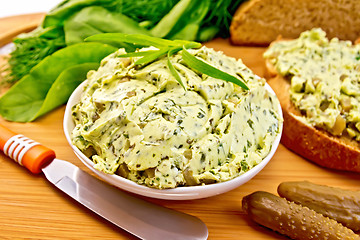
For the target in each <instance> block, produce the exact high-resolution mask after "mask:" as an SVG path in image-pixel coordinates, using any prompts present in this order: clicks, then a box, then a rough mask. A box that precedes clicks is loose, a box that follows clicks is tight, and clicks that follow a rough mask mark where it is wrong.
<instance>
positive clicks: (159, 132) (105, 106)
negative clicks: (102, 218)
mask: <svg viewBox="0 0 360 240" xmlns="http://www.w3.org/2000/svg"><path fill="white" fill-rule="evenodd" d="M140 51H141V50H140ZM189 52H190V53H191V54H193V55H195V56H196V57H198V58H201V59H203V60H204V61H206V62H208V63H209V64H211V65H212V66H214V67H216V68H219V69H221V70H222V71H225V72H227V73H229V74H232V75H233V76H239V75H240V76H241V77H242V79H245V81H246V82H245V83H246V84H247V86H248V87H249V88H250V90H248V91H245V90H243V89H242V88H241V87H239V86H237V85H235V84H233V83H231V82H225V81H223V80H219V79H215V78H212V77H209V76H207V75H204V74H201V73H199V72H196V71H194V70H192V69H190V68H189V67H188V66H187V65H186V64H185V63H184V61H183V60H182V58H181V54H180V53H178V54H175V55H174V56H171V59H170V60H171V61H172V63H173V66H174V67H175V68H176V70H177V71H178V72H179V74H180V77H181V80H182V82H183V84H184V86H185V88H186V91H185V90H184V88H183V87H182V86H180V85H179V83H178V82H177V81H176V79H175V78H174V77H173V75H172V74H171V72H170V70H169V69H168V67H167V59H166V58H165V57H164V58H161V59H159V60H156V61H154V62H152V63H149V64H146V65H135V64H134V62H135V61H136V58H135V57H134V58H120V57H118V56H119V55H121V54H124V53H125V51H124V50H123V49H120V50H118V51H117V52H115V53H113V54H111V55H109V56H108V57H106V58H105V59H104V60H103V61H102V62H101V66H100V67H99V69H98V70H97V71H90V72H89V73H88V79H87V85H86V87H85V89H84V92H83V95H82V96H81V99H80V102H79V103H78V104H77V105H75V106H74V107H73V112H72V113H73V119H74V121H75V125H76V126H75V129H74V130H73V132H72V141H73V143H74V144H75V145H76V146H77V147H78V148H79V149H80V150H81V151H83V152H84V153H85V154H86V155H87V156H88V157H89V158H90V159H91V160H92V161H93V162H94V163H95V168H96V169H98V170H100V171H103V172H105V173H109V174H118V175H120V176H123V177H125V178H127V179H130V180H132V181H134V182H137V183H139V184H143V185H146V186H149V187H154V188H159V189H164V188H175V187H178V186H188V185H199V184H210V183H215V182H222V181H227V180H230V179H233V178H235V177H237V176H239V175H241V174H243V173H244V172H246V171H248V170H249V169H251V168H252V167H254V166H256V165H257V164H259V163H260V162H261V161H262V160H263V159H264V158H265V157H266V156H267V154H268V153H269V151H270V150H271V146H272V143H273V142H274V139H275V138H276V137H277V135H278V134H279V132H281V129H280V128H281V122H282V116H279V114H278V104H279V103H278V100H277V98H276V96H274V95H273V94H271V93H269V92H268V91H267V90H266V89H265V80H264V79H260V78H258V77H257V76H256V75H255V74H253V73H252V72H251V71H250V70H249V69H248V68H247V67H246V66H245V65H244V64H243V63H242V62H241V60H235V59H234V58H230V57H227V56H225V55H224V54H223V53H221V52H216V51H214V50H212V49H209V48H206V47H202V48H200V49H197V50H194V49H191V50H189Z"/></svg>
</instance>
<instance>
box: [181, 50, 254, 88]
mask: <svg viewBox="0 0 360 240" xmlns="http://www.w3.org/2000/svg"><path fill="white" fill-rule="evenodd" d="M182 57H183V59H184V61H185V62H186V63H187V64H188V65H189V67H191V68H193V69H195V70H197V71H199V72H201V73H204V74H206V75H209V76H210V77H213V78H218V79H222V80H225V81H227V82H232V83H234V84H236V85H238V86H240V87H242V88H243V89H245V90H249V88H248V86H246V84H245V83H244V82H242V81H241V80H240V79H238V78H236V77H234V76H232V75H230V74H228V73H226V72H223V71H221V70H219V69H217V68H215V67H213V66H211V65H209V64H208V63H206V62H204V61H202V60H200V59H198V58H197V57H195V56H193V55H191V54H190V53H189V52H188V51H186V49H185V48H183V51H182Z"/></svg>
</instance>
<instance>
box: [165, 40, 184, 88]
mask: <svg viewBox="0 0 360 240" xmlns="http://www.w3.org/2000/svg"><path fill="white" fill-rule="evenodd" d="M180 50H181V48H179V47H174V48H172V49H170V50H169V51H168V55H167V65H168V68H169V70H170V72H171V74H172V75H173V76H174V78H175V79H176V81H178V83H180V85H181V86H182V87H183V88H184V90H185V91H186V88H185V86H184V84H183V82H182V81H181V77H180V75H179V73H178V71H176V69H175V67H174V65H173V64H172V63H171V60H170V57H171V56H172V55H173V54H175V53H176V52H178V51H180Z"/></svg>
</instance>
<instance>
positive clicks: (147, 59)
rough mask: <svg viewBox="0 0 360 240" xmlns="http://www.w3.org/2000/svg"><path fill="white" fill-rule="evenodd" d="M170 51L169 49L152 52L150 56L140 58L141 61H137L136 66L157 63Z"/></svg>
mask: <svg viewBox="0 0 360 240" xmlns="http://www.w3.org/2000/svg"><path fill="white" fill-rule="evenodd" d="M168 51H169V49H168V48H163V49H160V50H156V51H154V52H152V53H151V54H148V55H146V56H144V57H142V58H140V59H139V60H137V61H136V62H135V65H140V64H147V63H150V62H152V61H155V60H156V59H158V58H160V57H161V56H163V55H166V53H167V52H168Z"/></svg>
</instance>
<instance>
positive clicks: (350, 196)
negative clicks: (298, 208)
mask: <svg viewBox="0 0 360 240" xmlns="http://www.w3.org/2000/svg"><path fill="white" fill-rule="evenodd" d="M278 194H279V195H280V196H281V197H284V198H286V199H287V200H289V201H293V202H295V203H298V204H301V205H303V206H307V207H308V208H310V209H313V210H315V211H316V212H318V213H321V214H323V215H324V216H327V217H329V218H332V219H335V220H336V221H338V222H340V223H342V224H343V225H344V226H346V227H348V228H351V229H352V230H354V231H359V230H360V192H359V191H350V190H344V189H340V188H334V187H329V186H324V185H318V184H314V183H311V182H308V181H300V182H283V183H281V184H280V185H279V186H278Z"/></svg>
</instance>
